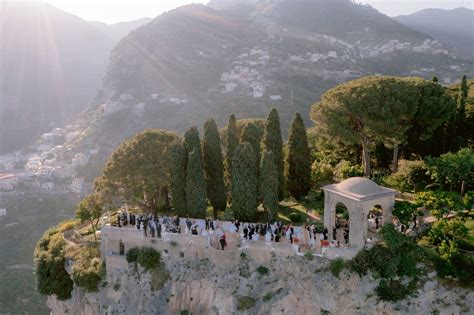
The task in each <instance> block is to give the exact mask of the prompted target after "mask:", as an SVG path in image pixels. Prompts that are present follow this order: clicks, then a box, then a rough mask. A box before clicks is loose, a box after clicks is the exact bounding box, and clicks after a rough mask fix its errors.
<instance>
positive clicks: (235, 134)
mask: <svg viewBox="0 0 474 315" xmlns="http://www.w3.org/2000/svg"><path fill="white" fill-rule="evenodd" d="M225 136H226V138H225V140H226V141H225V143H226V149H225V179H226V185H227V190H228V191H230V190H231V185H232V157H233V156H234V151H235V149H236V148H237V146H238V145H239V131H238V129H237V123H236V121H235V116H234V115H230V117H229V123H228V124H227V132H226V133H225Z"/></svg>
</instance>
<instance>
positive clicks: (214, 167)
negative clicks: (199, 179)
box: [202, 118, 227, 218]
mask: <svg viewBox="0 0 474 315" xmlns="http://www.w3.org/2000/svg"><path fill="white" fill-rule="evenodd" d="M202 151H203V163H204V171H205V178H206V186H207V198H208V199H209V202H210V204H211V205H212V207H213V209H214V218H217V214H218V213H219V211H224V210H225V208H226V205H227V196H226V188H225V185H224V164H223V159H222V149H221V139H220V137H219V130H218V129H217V125H216V122H215V121H214V119H212V118H210V119H208V120H207V121H206V123H205V124H204V138H203V140H202Z"/></svg>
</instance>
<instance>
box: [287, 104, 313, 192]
mask: <svg viewBox="0 0 474 315" xmlns="http://www.w3.org/2000/svg"><path fill="white" fill-rule="evenodd" d="M286 164H287V175H286V186H287V189H288V191H289V192H290V194H291V195H292V196H293V197H295V198H296V199H299V198H301V197H302V196H306V195H307V194H308V192H309V191H310V190H311V157H310V151H309V147H308V137H307V134H306V127H305V125H304V122H303V119H302V118H301V116H300V114H299V113H296V114H295V115H294V117H293V120H292V122H291V127H290V134H289V136H288V155H287V158H286Z"/></svg>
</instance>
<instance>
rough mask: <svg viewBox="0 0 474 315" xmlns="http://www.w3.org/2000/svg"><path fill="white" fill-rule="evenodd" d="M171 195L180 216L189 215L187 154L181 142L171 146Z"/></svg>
mask: <svg viewBox="0 0 474 315" xmlns="http://www.w3.org/2000/svg"><path fill="white" fill-rule="evenodd" d="M170 154H171V167H170V174H171V194H172V195H173V206H174V209H175V211H176V213H177V214H179V215H180V216H185V215H187V212H188V211H187V203H186V167H187V164H188V162H187V159H188V157H187V153H186V149H185V148H184V144H183V142H182V141H181V140H176V141H174V142H173V143H172V144H171V148H170Z"/></svg>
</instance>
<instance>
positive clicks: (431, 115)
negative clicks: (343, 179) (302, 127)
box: [311, 76, 452, 176]
mask: <svg viewBox="0 0 474 315" xmlns="http://www.w3.org/2000/svg"><path fill="white" fill-rule="evenodd" d="M451 110H452V103H451V102H450V98H449V96H448V95H447V94H445V92H444V90H443V88H442V87H441V86H440V85H439V84H437V83H435V82H433V81H427V80H423V79H420V78H396V77H383V76H380V77H364V78H361V79H357V80H354V81H350V82H346V83H343V84H341V85H338V86H336V87H335V88H333V89H331V90H329V91H327V92H326V93H324V94H323V96H322V97H321V101H320V102H319V103H316V104H314V105H313V106H312V109H311V118H312V120H313V121H314V122H315V124H316V127H317V129H318V130H319V131H320V132H321V133H323V134H325V135H327V136H328V137H331V138H333V139H334V140H335V141H341V142H344V143H347V144H360V145H361V146H362V153H363V154H362V161H363V166H364V174H365V176H369V175H370V151H371V150H373V149H374V146H375V144H377V143H384V144H386V145H392V146H396V145H399V144H401V143H404V142H406V139H407V135H408V131H410V133H412V134H413V133H417V134H418V135H419V137H428V136H429V135H431V133H432V132H433V131H434V130H435V129H436V128H437V127H438V126H440V125H441V124H442V122H443V121H446V119H447V118H448V117H449V115H448V113H449V112H451ZM395 162H397V161H396V159H394V163H395Z"/></svg>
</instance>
